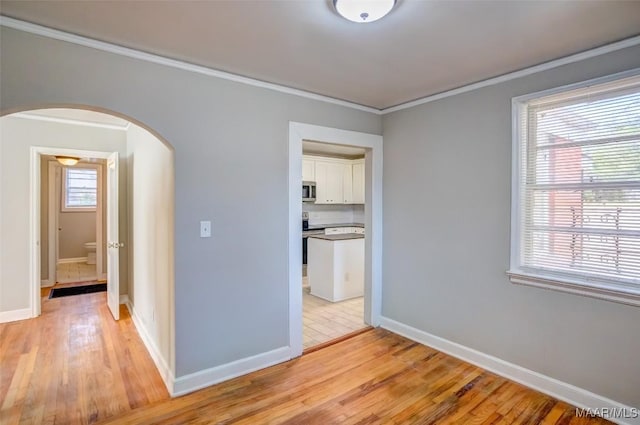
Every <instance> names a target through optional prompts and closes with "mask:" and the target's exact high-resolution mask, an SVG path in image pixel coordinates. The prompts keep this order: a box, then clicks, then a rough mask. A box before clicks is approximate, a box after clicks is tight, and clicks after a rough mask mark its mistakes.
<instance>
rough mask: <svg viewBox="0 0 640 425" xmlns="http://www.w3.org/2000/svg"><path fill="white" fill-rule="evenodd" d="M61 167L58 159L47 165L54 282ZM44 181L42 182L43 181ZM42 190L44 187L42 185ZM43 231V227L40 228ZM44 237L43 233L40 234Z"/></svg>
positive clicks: (50, 255)
mask: <svg viewBox="0 0 640 425" xmlns="http://www.w3.org/2000/svg"><path fill="white" fill-rule="evenodd" d="M60 167H61V165H60V163H59V162H58V161H49V164H48V165H47V168H48V170H47V171H48V173H49V188H48V191H49V196H48V197H47V215H48V217H49V220H48V222H47V225H48V226H49V228H48V229H47V231H48V239H49V240H48V244H49V247H48V257H49V271H48V276H49V279H50V280H51V281H52V282H56V280H57V278H58V277H57V276H56V273H57V271H56V264H58V206H57V203H56V199H58V192H57V191H58V185H56V172H57V170H58V169H59V168H60ZM41 183H42V182H41ZM40 190H42V187H40ZM40 232H42V229H40ZM40 239H42V234H40Z"/></svg>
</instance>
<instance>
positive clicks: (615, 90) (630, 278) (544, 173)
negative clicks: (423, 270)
mask: <svg viewBox="0 0 640 425" xmlns="http://www.w3.org/2000/svg"><path fill="white" fill-rule="evenodd" d="M634 73H635V75H633V74H634ZM514 120H515V122H514V145H513V149H514V156H513V161H514V163H513V166H514V174H513V176H514V177H513V180H514V181H513V196H512V203H513V205H512V245H511V270H510V271H509V272H508V274H509V275H510V278H511V281H512V282H514V283H521V284H529V285H534V286H541V287H553V288H555V289H560V290H564V291H567V292H574V293H580V294H584V295H590V296H595V297H599V298H605V299H609V300H613V301H619V302H623V303H627V304H634V305H640V75H638V72H637V71H634V72H632V73H626V74H625V75H619V76H617V77H616V78H608V79H600V80H596V81H591V82H587V83H584V84H580V85H574V86H573V87H570V88H568V89H567V88H565V89H563V90H553V91H548V92H544V93H539V94H536V95H530V96H523V97H520V98H516V99H514Z"/></svg>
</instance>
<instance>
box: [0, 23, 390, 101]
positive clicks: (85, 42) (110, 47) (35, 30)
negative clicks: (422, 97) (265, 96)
mask: <svg viewBox="0 0 640 425" xmlns="http://www.w3.org/2000/svg"><path fill="white" fill-rule="evenodd" d="M0 26H4V27H7V28H13V29H16V30H20V31H24V32H28V33H31V34H36V35H40V36H44V37H48V38H52V39H54V40H60V41H66V42H68V43H73V44H77V45H80V46H85V47H90V48H92V49H97V50H102V51H104V52H109V53H114V54H117V55H121V56H126V57H129V58H134V59H138V60H143V61H146V62H151V63H155V64H159V65H164V66H169V67H172V68H177V69H182V70H184V71H190V72H195V73H197V74H203V75H208V76H210V77H215V78H221V79H223V80H229V81H233V82H236V83H241V84H247V85H250V86H254V87H260V88H263V89H268V90H274V91H277V92H280V93H286V94H290V95H294V96H300V97H304V98H307V99H313V100H319V101H321V102H326V103H331V104H334V105H340V106H345V107H347V108H352V109H357V110H359V111H365V112H371V113H374V114H380V110H379V109H376V108H372V107H369V106H363V105H359V104H357V103H353V102H348V101H346V100H341V99H336V98H333V97H329V96H324V95H320V94H316V93H311V92H308V91H304V90H299V89H294V88H291V87H286V86H281V85H279V84H274V83H268V82H266V81H260V80H256V79H253V78H249V77H243V76H241V75H237V74H231V73H229V72H224V71H218V70H216V69H212V68H207V67H205V66H200V65H194V64H192V63H188V62H183V61H179V60H175V59H169V58H167V57H163V56H158V55H154V54H151V53H146V52H142V51H140V50H135V49H130V48H128V47H123V46H118V45H116V44H111V43H106V42H104V41H98V40H95V39H92V38H87V37H82V36H79V35H75V34H70V33H68V32H64V31H59V30H55V29H52V28H48V27H45V26H42V25H36V24H32V23H30V22H25V21H21V20H19V19H14V18H9V17H6V16H0Z"/></svg>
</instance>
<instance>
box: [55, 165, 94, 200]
mask: <svg viewBox="0 0 640 425" xmlns="http://www.w3.org/2000/svg"><path fill="white" fill-rule="evenodd" d="M73 168H89V169H93V170H96V186H97V187H96V206H92V207H69V206H67V170H69V169H73ZM100 177H101V176H100V166H98V165H93V164H76V165H74V166H72V167H66V166H63V167H62V178H61V186H62V187H61V191H60V194H61V196H60V211H61V212H94V211H97V208H98V207H97V201H98V198H99V197H100V184H101V179H100Z"/></svg>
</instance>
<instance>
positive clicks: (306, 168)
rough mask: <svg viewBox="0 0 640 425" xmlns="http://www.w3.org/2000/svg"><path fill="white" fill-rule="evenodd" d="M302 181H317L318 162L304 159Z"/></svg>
mask: <svg viewBox="0 0 640 425" xmlns="http://www.w3.org/2000/svg"><path fill="white" fill-rule="evenodd" d="M302 181H303V182H313V181H316V162H315V161H314V160H312V159H302Z"/></svg>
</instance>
